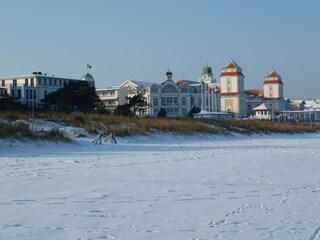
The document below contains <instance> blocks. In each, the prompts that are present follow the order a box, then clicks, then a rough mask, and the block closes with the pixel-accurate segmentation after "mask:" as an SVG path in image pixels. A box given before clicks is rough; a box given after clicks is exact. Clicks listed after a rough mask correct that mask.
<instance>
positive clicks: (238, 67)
mask: <svg viewBox="0 0 320 240" xmlns="http://www.w3.org/2000/svg"><path fill="white" fill-rule="evenodd" d="M228 68H229V69H230V68H233V69H237V70H239V72H241V71H242V68H241V67H240V66H239V65H238V64H236V62H235V61H234V60H233V59H231V60H230V61H229V62H228V63H227V65H225V66H224V68H222V69H228Z"/></svg>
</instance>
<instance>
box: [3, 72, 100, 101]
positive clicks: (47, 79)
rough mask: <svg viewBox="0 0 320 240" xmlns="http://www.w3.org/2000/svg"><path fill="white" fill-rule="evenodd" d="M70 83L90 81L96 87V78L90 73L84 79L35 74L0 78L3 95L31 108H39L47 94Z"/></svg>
mask: <svg viewBox="0 0 320 240" xmlns="http://www.w3.org/2000/svg"><path fill="white" fill-rule="evenodd" d="M69 81H88V82H89V83H90V84H92V85H94V78H93V77H92V75H91V74H89V73H87V74H85V75H83V77H82V79H71V78H62V77H55V76H49V75H47V74H42V73H41V72H33V73H32V74H28V75H21V76H11V77H0V88H1V89H2V91H1V92H2V95H6V96H10V97H14V98H16V99H17V101H18V102H20V103H21V104H26V105H27V106H29V107H31V106H32V105H33V106H38V105H39V104H40V101H41V100H42V99H44V98H45V96H46V95H47V94H49V93H51V92H54V91H57V90H58V89H59V88H62V87H63V86H64V84H65V83H68V82H69Z"/></svg>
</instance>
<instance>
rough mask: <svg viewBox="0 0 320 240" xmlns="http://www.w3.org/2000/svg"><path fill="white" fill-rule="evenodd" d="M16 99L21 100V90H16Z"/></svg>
mask: <svg viewBox="0 0 320 240" xmlns="http://www.w3.org/2000/svg"><path fill="white" fill-rule="evenodd" d="M18 98H19V99H21V90H20V89H18Z"/></svg>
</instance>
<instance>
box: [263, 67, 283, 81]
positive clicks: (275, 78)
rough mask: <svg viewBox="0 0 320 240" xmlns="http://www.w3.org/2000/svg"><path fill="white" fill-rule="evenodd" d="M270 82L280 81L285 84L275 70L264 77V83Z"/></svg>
mask: <svg viewBox="0 0 320 240" xmlns="http://www.w3.org/2000/svg"><path fill="white" fill-rule="evenodd" d="M268 83H275V84H277V83H280V84H283V82H282V80H281V76H280V75H279V74H278V73H277V72H276V71H275V70H272V71H271V72H270V73H269V74H268V75H267V76H266V77H265V79H264V82H263V84H268Z"/></svg>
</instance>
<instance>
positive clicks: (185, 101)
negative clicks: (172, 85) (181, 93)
mask: <svg viewBox="0 0 320 240" xmlns="http://www.w3.org/2000/svg"><path fill="white" fill-rule="evenodd" d="M181 105H182V106H186V105H187V99H186V98H185V97H183V98H181Z"/></svg>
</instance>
